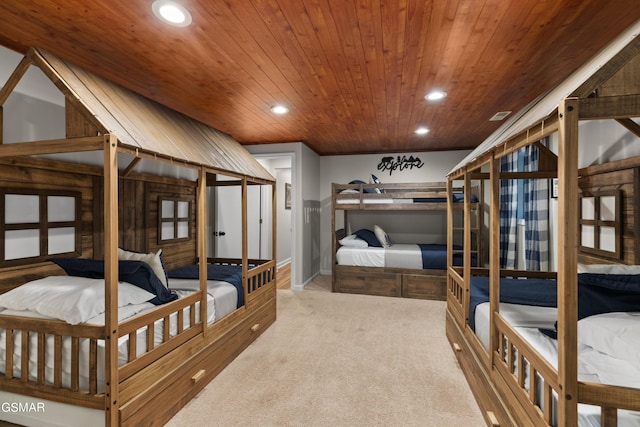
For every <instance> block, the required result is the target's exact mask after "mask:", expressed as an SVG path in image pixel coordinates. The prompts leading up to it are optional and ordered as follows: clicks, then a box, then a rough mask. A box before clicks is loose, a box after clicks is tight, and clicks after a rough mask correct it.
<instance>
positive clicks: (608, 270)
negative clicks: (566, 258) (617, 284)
mask: <svg viewBox="0 0 640 427" xmlns="http://www.w3.org/2000/svg"><path fill="white" fill-rule="evenodd" d="M578 273H594V274H640V265H626V264H580V263H578Z"/></svg>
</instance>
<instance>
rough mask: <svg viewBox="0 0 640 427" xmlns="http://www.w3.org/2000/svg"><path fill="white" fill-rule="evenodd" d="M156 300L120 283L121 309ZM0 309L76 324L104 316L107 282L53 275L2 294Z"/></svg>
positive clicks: (119, 305) (130, 285)
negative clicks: (26, 311)
mask: <svg viewBox="0 0 640 427" xmlns="http://www.w3.org/2000/svg"><path fill="white" fill-rule="evenodd" d="M153 298H155V295H154V294H152V293H151V292H147V291H145V290H144V289H142V288H139V287H137V286H135V285H132V284H130V283H126V282H118V307H124V306H126V305H128V304H141V303H143V302H145V301H149V300H151V299H153ZM0 308H6V309H10V310H29V311H32V312H35V313H39V314H42V315H43V316H49V317H53V318H56V319H60V320H64V321H65V322H67V323H70V324H72V325H76V324H78V323H83V322H86V321H87V320H88V319H91V318H92V317H95V316H97V315H99V314H100V313H104V310H105V303H104V279H90V278H87V277H76V276H50V277H45V278H43V279H38V280H34V281H31V282H28V283H25V284H24V285H22V286H18V287H17V288H14V289H12V290H10V291H8V292H5V293H4V294H2V295H0Z"/></svg>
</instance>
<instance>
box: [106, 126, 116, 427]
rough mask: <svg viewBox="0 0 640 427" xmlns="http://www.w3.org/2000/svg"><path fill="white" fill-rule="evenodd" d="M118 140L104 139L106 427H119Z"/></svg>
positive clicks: (108, 136) (107, 136)
mask: <svg viewBox="0 0 640 427" xmlns="http://www.w3.org/2000/svg"><path fill="white" fill-rule="evenodd" d="M117 148H118V140H117V138H116V137H115V136H114V135H105V136H104V236H105V239H104V301H105V337H106V340H105V369H106V373H105V426H117V425H118V418H119V417H118V157H117V154H118V150H117Z"/></svg>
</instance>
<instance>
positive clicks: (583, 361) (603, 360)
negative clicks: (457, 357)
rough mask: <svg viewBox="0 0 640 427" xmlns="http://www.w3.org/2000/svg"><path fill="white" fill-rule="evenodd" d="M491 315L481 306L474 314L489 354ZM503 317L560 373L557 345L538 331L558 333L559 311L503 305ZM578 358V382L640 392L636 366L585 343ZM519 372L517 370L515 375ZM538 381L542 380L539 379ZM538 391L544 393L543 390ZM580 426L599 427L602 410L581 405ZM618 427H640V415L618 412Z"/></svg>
mask: <svg viewBox="0 0 640 427" xmlns="http://www.w3.org/2000/svg"><path fill="white" fill-rule="evenodd" d="M489 312H490V311H489V303H482V304H479V305H478V306H477V308H476V312H475V321H476V331H475V333H476V336H477V337H478V339H480V341H481V342H482V344H483V345H484V347H485V349H487V351H488V349H489ZM500 314H501V315H502V317H504V318H505V320H506V321H507V322H508V323H509V324H510V325H511V326H513V327H514V329H515V330H516V332H518V334H520V335H521V336H522V337H523V338H524V339H525V340H526V341H527V342H528V343H529V344H531V345H532V346H533V348H535V349H536V351H537V352H538V353H539V354H540V355H541V356H542V357H543V358H544V359H545V360H547V361H548V362H549V363H550V364H551V365H552V366H553V367H554V368H556V369H557V367H558V343H557V341H556V340H554V339H552V338H550V337H549V336H547V335H545V334H543V333H542V332H540V330H539V328H542V329H555V322H556V320H557V309H556V308H554V307H536V306H528V305H520V304H509V303H500ZM578 355H579V357H578V380H579V381H583V382H592V383H601V384H610V385H618V386H624V387H633V388H640V368H639V367H636V366H633V365H632V364H630V363H629V362H627V361H625V360H621V359H617V358H615V357H612V356H609V355H607V354H604V353H601V352H599V351H597V350H595V349H593V348H592V347H590V346H588V345H585V344H582V343H578ZM516 365H517V358H516ZM517 369H518V367H517V366H516V374H517ZM528 372H529V369H526V370H525V378H526V377H528ZM539 381H542V379H541V378H539ZM525 383H526V380H525ZM539 390H540V392H542V387H540V389H539ZM538 398H539V401H542V396H538ZM554 402H555V401H554ZM578 424H579V425H580V426H581V427H582V426H594V427H595V426H600V408H599V407H596V406H591V405H584V404H579V405H578ZM618 425H619V426H621V427H623V426H624V427H630V426H636V427H637V426H640V413H637V412H631V411H624V410H620V411H618Z"/></svg>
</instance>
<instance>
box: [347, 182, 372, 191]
mask: <svg viewBox="0 0 640 427" xmlns="http://www.w3.org/2000/svg"><path fill="white" fill-rule="evenodd" d="M349 184H366V182H364V181H360V180H359V179H354V180H353V181H351V182H350V183H349ZM363 190H364V192H365V193H375V192H376V189H375V188H363Z"/></svg>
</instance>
